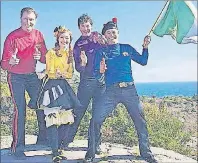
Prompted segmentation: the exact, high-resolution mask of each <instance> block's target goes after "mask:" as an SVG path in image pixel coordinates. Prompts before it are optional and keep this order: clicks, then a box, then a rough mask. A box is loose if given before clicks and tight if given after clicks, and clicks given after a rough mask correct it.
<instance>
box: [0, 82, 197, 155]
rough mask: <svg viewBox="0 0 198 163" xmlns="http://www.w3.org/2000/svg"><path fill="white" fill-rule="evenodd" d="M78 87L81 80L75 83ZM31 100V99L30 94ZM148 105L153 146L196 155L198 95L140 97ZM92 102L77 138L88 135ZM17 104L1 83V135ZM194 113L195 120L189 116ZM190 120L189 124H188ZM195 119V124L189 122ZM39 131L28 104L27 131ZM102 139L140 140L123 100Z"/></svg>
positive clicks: (129, 142) (8, 131)
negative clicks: (193, 141) (193, 143)
mask: <svg viewBox="0 0 198 163" xmlns="http://www.w3.org/2000/svg"><path fill="white" fill-rule="evenodd" d="M72 86H73V88H74V90H75V91H76V87H77V82H73V84H72ZM26 99H27V101H28V100H29V97H28V95H27V94H26ZM140 99H141V102H142V104H143V107H144V112H145V118H146V121H147V127H148V132H149V138H150V143H151V146H155V147H161V148H164V149H170V150H173V151H176V152H178V153H181V154H184V155H186V156H190V157H192V158H196V156H197V153H196V149H197V146H196V145H195V147H192V146H189V142H190V141H191V138H192V136H195V135H196V134H197V133H196V119H193V117H196V114H197V109H196V108H197V96H194V97H164V98H156V97H144V96H143V97H140ZM90 106H91V105H89V108H88V111H87V112H86V114H85V116H84V118H83V120H82V121H81V124H80V127H79V130H78V133H77V135H76V139H85V138H87V132H88V125H89V120H90V118H91V107H90ZM12 115H13V104H12V100H11V98H10V93H9V89H8V85H7V83H5V82H2V83H1V135H11V129H12V126H11V124H12V118H13V116H12ZM189 115H191V117H192V118H191V121H190V120H189V119H187V118H186V116H187V117H188V116H189ZM187 122H188V124H187ZM189 123H191V124H189ZM37 133H38V126H37V119H36V114H35V111H34V110H31V109H29V108H27V112H26V134H33V135H36V134H37ZM102 141H103V142H111V143H121V144H125V145H127V146H134V145H137V144H138V138H137V134H136V130H135V127H134V124H133V122H132V120H131V119H130V117H129V115H128V113H127V111H126V109H125V107H124V106H123V105H122V104H119V105H118V106H117V108H116V110H115V111H114V112H113V113H112V114H111V115H110V116H109V117H108V118H107V119H106V121H105V122H104V124H103V127H102Z"/></svg>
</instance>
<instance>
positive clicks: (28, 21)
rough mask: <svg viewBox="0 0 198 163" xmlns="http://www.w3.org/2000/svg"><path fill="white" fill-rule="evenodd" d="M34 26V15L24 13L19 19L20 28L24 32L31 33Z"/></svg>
mask: <svg viewBox="0 0 198 163" xmlns="http://www.w3.org/2000/svg"><path fill="white" fill-rule="evenodd" d="M35 24H36V15H35V14H34V13H33V12H27V11H25V12H24V13H23V15H22V17H21V27H22V29H23V30H24V31H27V32H31V31H32V29H34V26H35Z"/></svg>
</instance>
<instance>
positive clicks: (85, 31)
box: [79, 22, 92, 36]
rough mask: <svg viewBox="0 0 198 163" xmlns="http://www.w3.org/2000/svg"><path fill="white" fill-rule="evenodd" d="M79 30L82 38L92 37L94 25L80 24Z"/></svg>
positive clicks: (88, 23)
mask: <svg viewBox="0 0 198 163" xmlns="http://www.w3.org/2000/svg"><path fill="white" fill-rule="evenodd" d="M79 29H80V32H81V34H82V36H90V34H91V31H92V25H91V24H90V22H85V23H80V25H79Z"/></svg>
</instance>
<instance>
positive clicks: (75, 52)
mask: <svg viewBox="0 0 198 163" xmlns="http://www.w3.org/2000/svg"><path fill="white" fill-rule="evenodd" d="M80 53H81V50H80V48H79V47H78V46H77V45H75V46H74V49H73V55H74V61H75V68H76V71H78V72H79V73H81V72H83V71H84V70H85V66H84V65H82V63H81V59H80Z"/></svg>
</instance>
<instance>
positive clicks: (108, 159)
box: [1, 135, 197, 163]
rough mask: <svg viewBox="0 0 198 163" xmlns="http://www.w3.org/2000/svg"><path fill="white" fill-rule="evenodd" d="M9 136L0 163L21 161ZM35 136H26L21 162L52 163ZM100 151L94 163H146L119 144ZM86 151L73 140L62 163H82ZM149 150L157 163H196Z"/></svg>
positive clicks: (136, 151) (3, 142) (47, 149)
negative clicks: (12, 150) (16, 158)
mask: <svg viewBox="0 0 198 163" xmlns="http://www.w3.org/2000/svg"><path fill="white" fill-rule="evenodd" d="M11 141H12V138H11V136H2V138H1V163H19V162H21V160H14V159H13V157H12V155H11V154H10V150H9V147H10V144H11ZM35 142H36V136H34V135H26V148H25V154H26V156H27V159H26V160H25V161H24V160H23V161H22V162H24V163H25V162H28V163H41V162H42V163H44V162H52V158H51V155H50V154H51V149H50V147H48V146H41V145H35ZM101 149H102V151H103V154H101V155H96V159H95V160H94V162H100V163H146V162H145V161H144V160H141V158H140V157H139V156H138V155H139V149H138V147H137V146H135V147H132V148H130V147H126V146H124V145H121V144H110V143H102V144H101ZM86 150H87V141H86V140H75V141H74V142H73V143H71V144H70V146H69V148H68V150H67V151H64V155H65V156H67V157H68V160H67V161H62V163H81V162H84V156H85V153H86ZM151 150H152V152H153V154H154V156H155V158H156V159H157V160H158V161H159V163H167V162H171V163H196V162H197V161H196V160H193V159H191V158H189V157H186V156H183V155H181V154H179V153H176V152H174V151H171V150H165V149H162V148H156V147H151Z"/></svg>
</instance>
